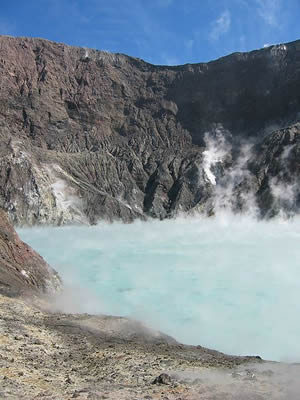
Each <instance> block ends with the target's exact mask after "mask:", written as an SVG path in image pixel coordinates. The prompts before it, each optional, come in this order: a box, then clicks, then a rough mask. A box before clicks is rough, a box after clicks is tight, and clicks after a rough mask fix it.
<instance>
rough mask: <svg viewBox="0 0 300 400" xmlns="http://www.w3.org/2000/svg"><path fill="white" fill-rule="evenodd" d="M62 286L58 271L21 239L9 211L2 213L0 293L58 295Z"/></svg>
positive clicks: (0, 231)
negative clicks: (56, 293)
mask: <svg viewBox="0 0 300 400" xmlns="http://www.w3.org/2000/svg"><path fill="white" fill-rule="evenodd" d="M60 284H61V281H60V278H59V277H58V275H57V274H56V272H55V271H54V270H53V269H52V268H51V267H50V266H49V265H48V264H47V263H46V262H45V261H44V259H43V258H42V257H41V256H40V255H38V254H37V253H36V252H35V251H34V250H33V249H32V248H31V247H29V246H28V245H27V244H26V243H24V242H22V240H20V238H19V236H18V235H17V233H16V232H15V230H14V228H13V227H12V226H11V224H10V222H9V220H8V218H7V216H6V214H5V212H3V211H2V210H0V293H2V294H3V293H4V294H8V295H19V294H26V293H33V292H36V293H38V292H40V293H41V292H44V293H45V292H54V291H55V290H56V289H58V288H59V287H60Z"/></svg>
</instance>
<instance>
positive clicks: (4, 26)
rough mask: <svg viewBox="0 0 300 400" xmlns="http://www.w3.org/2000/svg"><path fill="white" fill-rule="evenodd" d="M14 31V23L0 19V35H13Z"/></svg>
mask: <svg viewBox="0 0 300 400" xmlns="http://www.w3.org/2000/svg"><path fill="white" fill-rule="evenodd" d="M14 32H15V24H10V23H8V22H6V21H4V20H2V19H0V35H13V34H14Z"/></svg>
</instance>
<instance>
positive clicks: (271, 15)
mask: <svg viewBox="0 0 300 400" xmlns="http://www.w3.org/2000/svg"><path fill="white" fill-rule="evenodd" d="M256 3H257V13H258V15H259V16H260V17H261V18H262V19H263V20H264V21H265V23H266V24H268V25H269V26H271V27H276V26H278V25H279V21H278V20H279V16H280V9H281V0H256Z"/></svg>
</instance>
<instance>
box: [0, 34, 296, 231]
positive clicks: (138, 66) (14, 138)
mask: <svg viewBox="0 0 300 400" xmlns="http://www.w3.org/2000/svg"><path fill="white" fill-rule="evenodd" d="M299 43H300V42H294V43H290V44H287V45H279V46H272V47H269V48H267V49H262V50H259V51H254V52H251V53H236V54H233V55H231V56H228V57H224V58H222V59H220V60H217V61H213V62H211V63H207V64H194V65H184V66H178V67H163V66H153V65H150V64H148V63H145V62H144V61H142V60H139V59H135V58H131V57H128V56H125V55H121V54H110V53H106V52H101V51H95V50H86V49H82V48H75V47H70V46H66V45H64V44H58V43H53V42H49V41H46V40H42V39H30V38H12V37H0V139H1V145H0V156H1V158H0V206H2V207H3V208H4V209H6V210H7V211H8V213H9V216H10V218H11V219H12V220H13V221H14V223H17V224H21V225H22V224H36V223H42V224H43V223H51V224H64V223H71V222H80V223H82V222H86V223H94V222H96V221H97V220H98V219H99V218H106V219H109V220H112V219H122V220H124V221H131V220H133V219H135V218H145V217H146V216H153V217H157V218H166V217H169V216H172V215H176V214H177V213H178V212H186V211H192V210H194V211H197V212H198V211H200V212H206V213H209V214H210V213H213V212H215V211H216V208H217V206H218V205H219V204H216V203H219V200H217V201H216V199H217V198H221V199H223V200H224V202H227V203H228V200H230V207H232V208H234V209H235V210H241V209H243V208H244V209H245V208H247V207H246V206H245V198H244V197H245V196H247V195H248V194H249V193H250V194H251V198H253V199H254V202H255V206H257V208H258V210H259V213H261V214H262V215H273V214H276V213H277V212H278V211H280V210H281V208H283V209H285V207H286V205H285V203H284V202H279V203H278V202H276V201H275V202H274V199H273V197H274V193H271V194H270V193H269V192H268V191H270V190H271V186H272V185H271V186H270V185H269V186H270V187H269V186H268V185H267V184H266V180H268V179H269V175H268V172H266V171H268V163H269V162H271V163H273V164H274V157H273V158H272V157H269V156H268V154H269V153H270V154H273V153H272V152H273V150H274V146H275V147H276V146H277V147H278V146H279V147H280V149H281V150H280V151H281V152H285V151H287V148H286V146H287V144H286V142H285V141H280V139H279V137H280V135H281V133H278V132H277V133H276V132H275V131H276V130H279V129H280V128H283V127H287V126H291V127H290V128H287V130H288V129H291V130H293V131H295V136H297V133H298V131H299V127H298V125H297V124H296V125H293V124H295V123H296V122H297V121H298V119H299V110H300V104H299V103H300V97H299V89H300V86H299V85H300V76H299V71H300V44H299ZM292 125H293V126H292ZM274 132H275V133H274ZM279 132H281V131H279ZM268 135H269V137H270V138H272V139H266V136H268ZM249 141H251V143H252V144H253V143H254V144H255V146H254V148H253V149H254V150H251V154H250V152H249V149H247V152H246V153H247V154H245V143H248V142H249ZM258 143H264V144H262V146H264V150H263V154H265V158H264V159H263V157H262V156H261V155H260V156H259V157H257V156H256V152H257V151H258V149H259V145H258ZM257 146H258V147H257ZM248 162H250V164H249V163H248ZM282 162H283V161H282ZM273 164H272V165H273ZM292 164H293V161H292V162H291V163H289V164H288V165H287V166H285V168H287V175H288V171H289V169H290V168H292V167H293V165H292ZM250 165H251V168H250ZM237 171H243V174H241V173H237ZM263 171H265V172H263ZM272 171H273V172H272V174H273V175H272V179H273V178H276V179H277V175H278V173H279V171H278V170H276V169H275V170H274V169H272ZM276 171H277V172H276ZM274 174H275V175H274ZM276 174H277V175H276ZM262 175H264V178H263V179H262ZM280 179H281V177H280ZM282 179H283V180H284V179H285V178H284V177H283V178H282ZM284 182H285V180H284ZM266 185H267V186H266ZM273 186H274V185H273ZM267 187H268V188H267ZM277 192H278V191H277ZM277 192H276V193H277ZM225 193H226V195H225ZM229 193H230V196H229ZM226 196H227V198H226ZM228 196H229V197H230V199H228ZM272 196H273V197H272ZM275 203H276V204H275ZM297 204H298V203H297V201H296V202H294V203H293V207H292V210H293V211H296V208H295V207H296V206H297ZM273 208H274V210H273Z"/></svg>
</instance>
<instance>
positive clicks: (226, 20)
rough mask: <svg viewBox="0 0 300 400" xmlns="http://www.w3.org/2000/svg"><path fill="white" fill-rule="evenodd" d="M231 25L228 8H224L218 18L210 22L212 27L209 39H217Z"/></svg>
mask: <svg viewBox="0 0 300 400" xmlns="http://www.w3.org/2000/svg"><path fill="white" fill-rule="evenodd" d="M230 25H231V15H230V12H229V11H228V10H225V11H224V12H223V13H222V14H221V15H220V16H219V18H217V19H216V21H214V22H213V23H212V29H211V31H210V35H209V36H210V39H211V40H218V39H219V38H220V37H221V36H222V35H224V34H225V33H227V32H228V31H229V29H230Z"/></svg>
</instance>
